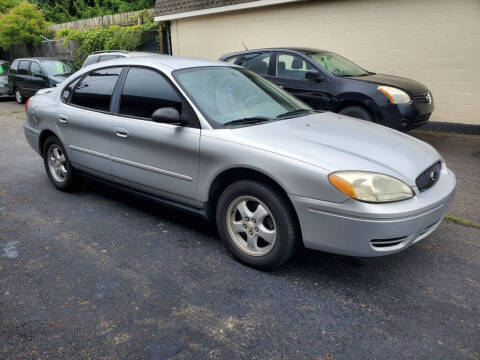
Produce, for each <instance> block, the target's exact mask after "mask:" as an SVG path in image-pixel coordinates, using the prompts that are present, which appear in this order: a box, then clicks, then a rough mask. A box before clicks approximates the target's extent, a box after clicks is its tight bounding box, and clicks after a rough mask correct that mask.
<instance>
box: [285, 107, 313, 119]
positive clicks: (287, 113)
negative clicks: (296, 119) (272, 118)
mask: <svg viewBox="0 0 480 360" xmlns="http://www.w3.org/2000/svg"><path fill="white" fill-rule="evenodd" d="M305 112H312V110H308V109H297V110H292V111H287V112H286V113H283V114H280V115H278V116H277V119H281V118H283V117H286V116H291V115H297V114H303V113H305Z"/></svg>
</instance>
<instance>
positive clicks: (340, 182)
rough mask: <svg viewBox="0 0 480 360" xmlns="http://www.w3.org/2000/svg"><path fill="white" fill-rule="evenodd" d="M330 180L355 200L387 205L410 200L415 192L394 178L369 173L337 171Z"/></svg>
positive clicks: (329, 176)
mask: <svg viewBox="0 0 480 360" xmlns="http://www.w3.org/2000/svg"><path fill="white" fill-rule="evenodd" d="M328 180H330V182H331V183H332V185H333V186H335V187H336V188H337V189H338V190H340V191H341V192H343V193H344V194H345V195H348V196H350V197H351V198H353V199H356V200H360V201H366V202H373V203H386V202H393V201H400V200H405V199H410V198H411V197H413V195H414V192H413V190H412V188H411V187H410V186H408V185H407V184H405V183H404V182H403V181H400V180H398V179H396V178H394V177H392V176H389V175H384V174H379V173H374V172H367V171H337V172H334V173H331V174H330V175H328Z"/></svg>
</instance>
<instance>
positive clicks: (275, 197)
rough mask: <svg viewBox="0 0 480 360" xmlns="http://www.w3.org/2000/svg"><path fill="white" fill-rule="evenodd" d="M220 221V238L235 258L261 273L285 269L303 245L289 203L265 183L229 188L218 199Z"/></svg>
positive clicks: (247, 183) (218, 223) (239, 182)
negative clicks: (279, 267) (283, 267)
mask: <svg viewBox="0 0 480 360" xmlns="http://www.w3.org/2000/svg"><path fill="white" fill-rule="evenodd" d="M244 202H245V204H243V203H244ZM243 205H245V206H246V207H247V208H246V209H245V207H244V206H243ZM260 206H262V208H260ZM239 209H241V211H240V210H239ZM247 210H248V211H247ZM263 210H265V211H263ZM265 213H268V214H267V215H265ZM245 215H246V216H245ZM247 218H248V219H247ZM216 221H217V228H218V232H219V234H220V237H221V238H222V240H223V241H224V242H225V244H226V246H227V248H228V250H230V252H231V253H232V254H233V256H234V257H235V258H237V259H238V260H239V261H240V262H242V263H244V264H246V265H248V266H251V267H254V268H257V269H261V270H271V269H274V268H276V267H278V266H280V265H282V264H283V263H285V262H286V261H288V260H289V259H290V258H291V257H292V256H293V254H294V253H295V250H296V249H297V247H298V244H299V239H298V231H297V226H296V221H295V217H294V215H293V210H291V207H290V206H289V204H288V203H287V199H285V198H284V196H282V194H280V193H279V192H278V191H277V190H275V189H274V188H272V187H271V186H268V185H266V184H264V183H261V182H257V181H250V180H242V181H238V182H235V183H233V184H232V185H230V186H229V187H227V188H226V189H225V190H224V191H223V193H222V194H221V195H220V198H219V199H218V203H217V210H216ZM248 233H249V234H253V236H249V235H248ZM272 234H274V236H272ZM249 239H251V243H250V244H249V243H248V240H249ZM252 239H253V240H252ZM255 239H256V240H255ZM265 239H267V240H268V241H266V240H265Z"/></svg>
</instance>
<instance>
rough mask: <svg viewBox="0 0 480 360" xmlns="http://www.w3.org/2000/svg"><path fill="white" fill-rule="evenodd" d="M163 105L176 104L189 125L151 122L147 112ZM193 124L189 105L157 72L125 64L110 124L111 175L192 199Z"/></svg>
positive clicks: (195, 165) (196, 130)
mask: <svg viewBox="0 0 480 360" xmlns="http://www.w3.org/2000/svg"><path fill="white" fill-rule="evenodd" d="M164 107H173V108H176V109H177V110H178V111H179V112H180V113H181V116H182V118H183V119H186V120H188V121H189V122H190V125H189V126H180V125H173V124H162V123H156V122H153V121H152V120H151V116H152V114H153V112H154V111H155V110H157V109H159V108H164ZM197 124H198V120H197V119H196V116H195V115H194V112H193V110H192V109H191V108H190V106H189V105H188V103H187V102H186V101H185V100H184V99H183V98H182V97H181V95H180V94H179V93H178V91H177V90H176V89H175V87H174V85H173V84H172V83H171V82H170V81H169V80H168V79H167V78H166V77H165V76H164V75H163V74H160V73H159V72H158V71H156V70H153V69H150V68H143V67H131V68H129V69H128V73H127V74H126V76H125V80H124V84H123V88H122V89H121V91H120V92H119V103H118V116H116V117H115V121H114V125H113V126H112V128H111V129H110V130H111V133H112V136H113V138H112V141H111V147H110V154H111V157H110V160H111V171H112V176H113V177H115V179H117V180H118V181H121V182H122V183H124V184H126V185H128V186H130V187H134V188H137V189H140V190H144V191H147V192H150V193H154V194H157V195H161V196H164V197H166V198H170V199H174V200H180V201H182V199H183V200H185V199H194V198H195V192H196V185H197V175H198V167H199V146H200V128H199V126H198V125H197Z"/></svg>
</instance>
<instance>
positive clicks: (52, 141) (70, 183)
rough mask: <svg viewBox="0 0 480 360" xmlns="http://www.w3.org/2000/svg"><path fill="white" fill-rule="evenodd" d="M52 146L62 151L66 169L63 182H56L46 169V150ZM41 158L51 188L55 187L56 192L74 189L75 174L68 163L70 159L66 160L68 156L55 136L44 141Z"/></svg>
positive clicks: (47, 168)
mask: <svg viewBox="0 0 480 360" xmlns="http://www.w3.org/2000/svg"><path fill="white" fill-rule="evenodd" d="M52 145H57V146H59V147H60V149H62V153H63V154H64V156H65V164H66V168H67V179H66V181H64V182H58V181H56V180H55V179H54V178H53V176H52V174H51V173H50V169H49V167H48V159H47V154H48V149H49V148H50V147H51V146H52ZM42 156H43V164H44V166H45V170H46V171H47V176H48V178H49V179H50V181H51V182H52V184H53V186H55V187H56V188H57V189H58V190H62V191H71V190H72V189H73V188H74V185H75V173H74V170H73V168H72V165H71V163H70V159H69V158H68V155H67V153H66V151H65V147H64V146H63V144H62V143H61V141H60V140H59V139H58V138H57V137H56V136H50V137H48V138H47V140H45V144H44V145H43V152H42Z"/></svg>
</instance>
